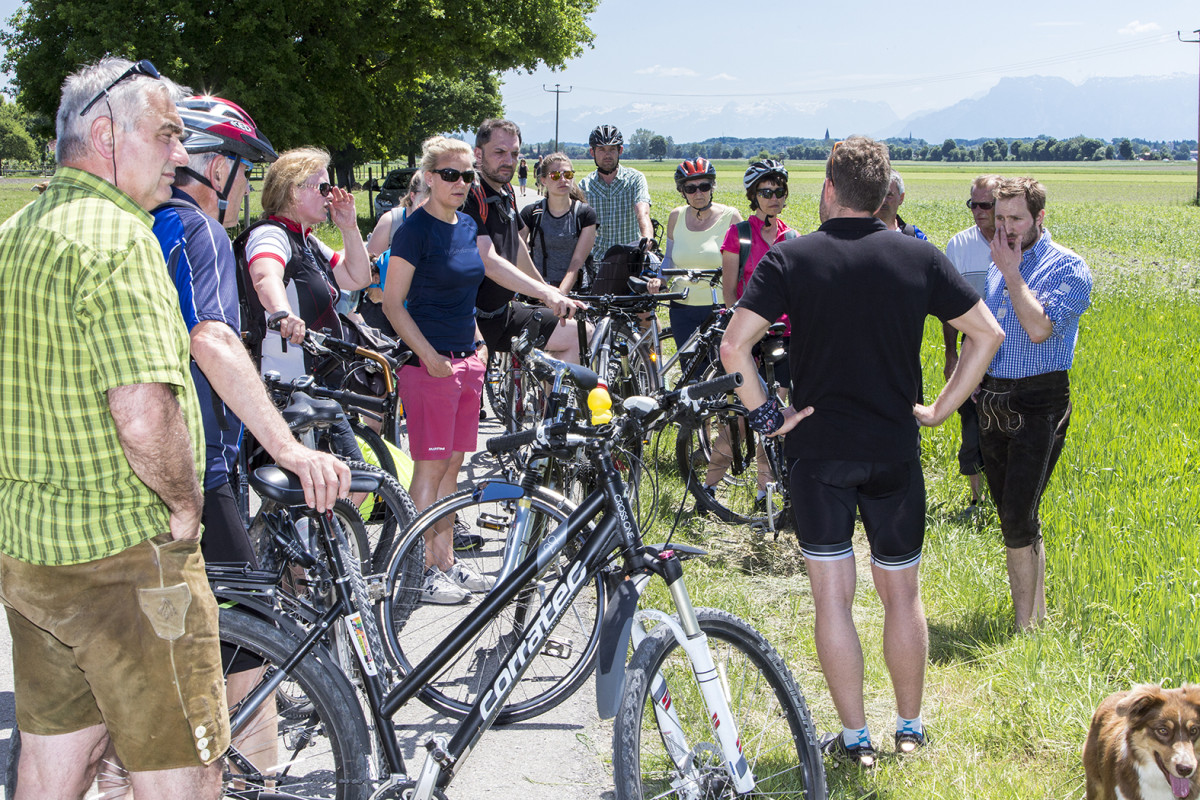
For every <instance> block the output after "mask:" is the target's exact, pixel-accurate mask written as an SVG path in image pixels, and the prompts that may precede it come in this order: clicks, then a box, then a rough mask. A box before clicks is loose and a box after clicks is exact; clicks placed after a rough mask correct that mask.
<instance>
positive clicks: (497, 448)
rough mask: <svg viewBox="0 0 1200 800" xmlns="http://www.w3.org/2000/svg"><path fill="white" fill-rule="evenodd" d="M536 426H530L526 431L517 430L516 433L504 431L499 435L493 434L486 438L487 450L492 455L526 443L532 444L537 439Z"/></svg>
mask: <svg viewBox="0 0 1200 800" xmlns="http://www.w3.org/2000/svg"><path fill="white" fill-rule="evenodd" d="M537 435H538V432H537V428H530V429H529V430H527V431H517V432H516V433H504V434H501V435H500V436H493V437H492V438H491V439H488V440H487V449H488V452H489V453H491V454H492V455H496V456H498V455H500V454H501V453H507V452H509V451H510V450H516V449H518V448H520V447H524V446H525V445H528V444H533V443H534V442H536V441H537Z"/></svg>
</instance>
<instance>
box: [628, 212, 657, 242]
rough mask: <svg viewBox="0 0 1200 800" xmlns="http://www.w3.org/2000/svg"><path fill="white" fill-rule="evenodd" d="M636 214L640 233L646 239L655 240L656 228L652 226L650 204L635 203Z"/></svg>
mask: <svg viewBox="0 0 1200 800" xmlns="http://www.w3.org/2000/svg"><path fill="white" fill-rule="evenodd" d="M633 210H634V213H636V214H637V221H638V231H640V232H641V234H642V236H643V237H645V238H646V239H653V238H654V226H653V225H652V224H650V204H649V203H634V204H633Z"/></svg>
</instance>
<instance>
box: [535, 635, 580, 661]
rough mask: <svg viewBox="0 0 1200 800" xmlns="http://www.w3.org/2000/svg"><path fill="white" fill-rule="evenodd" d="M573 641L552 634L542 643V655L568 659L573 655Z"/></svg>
mask: <svg viewBox="0 0 1200 800" xmlns="http://www.w3.org/2000/svg"><path fill="white" fill-rule="evenodd" d="M572 649H573V647H572V643H571V640H570V639H559V638H556V637H554V636H551V637H550V638H549V639H547V640H546V643H545V644H544V645H542V655H547V656H550V657H551V658H562V659H567V658H570V657H571V651H572Z"/></svg>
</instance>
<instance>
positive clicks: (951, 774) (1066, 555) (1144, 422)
mask: <svg viewBox="0 0 1200 800" xmlns="http://www.w3.org/2000/svg"><path fill="white" fill-rule="evenodd" d="M745 163H746V162H744V161H738V162H733V161H727V162H718V170H719V173H718V177H719V185H718V194H717V199H718V201H720V202H727V203H731V204H733V205H736V206H737V207H739V208H740V209H741V210H742V212H743V214H745V213H746V211H747V206H746V202H745V197H744V194H743V193H742V191H741V189H740V186H741V173H742V171H743V169H744V168H745ZM584 166H585V165H583V164H577V165H576V167H577V169H583V168H584ZM634 166H636V167H638V168H640V169H644V170H645V171H646V172H647V174H648V177H649V179H650V186H651V193H652V196H653V200H654V209H653V216H655V217H656V218H658V219H660V220H662V221H663V222H665V221H666V218H667V213H668V212H669V210H670V209H671V208H672V207H674V206H676V205H679V204H680V203H681V200H680V196H679V195H678V194H677V193H676V192H675V191H674V189H673V184H672V181H671V173H672V171H673V169H674V166H675V165H674V163H670V162H662V163H652V162H639V163H635V164H634ZM991 166H992V165H954V166H948V165H930V164H904V163H901V164H898V165H897V168H898V169H899V170H900V171H901V173H902V174H903V175H904V177H905V180H906V184H907V187H906V188H907V201H906V203H905V205H904V206H903V208H902V209H901V214H902V216H904V217H905V219H906V220H908V221H910V222H913V223H916V224H917V225H919V226H920V227H921V228H922V229H924V230H925V231H926V233H927V234H928V235H929V236H930V238H931V239H933V241H934V242H935V243H937V244H939V245H945V243H946V241H947V240H948V239H949V238H950V236H951V235H952V234H953V233H954V232H956V231H958V230H961V229H963V228H965V227H967V226H969V225H970V224H971V223H972V221H971V217H970V214H969V212H968V210H967V209H966V208H965V207H964V201H965V200H966V197H967V194H968V187H969V184H970V181H971V179H972V178H973V177H974V175H975V174H977V172H978V171H981V170H982V169H983V168H990V167H991ZM996 166H1003V167H1004V170H1003V171H1004V172H1005V173H1006V174H1023V175H1032V176H1034V177H1037V178H1039V179H1041V180H1042V181H1043V182H1044V183H1045V184H1046V185H1047V187H1048V191H1049V204H1048V209H1047V218H1046V224H1047V227H1049V228H1050V230H1051V231H1052V233H1053V235H1054V238H1055V239H1056V240H1057V241H1059V242H1060V243H1062V244H1064V245H1066V246H1068V247H1071V248H1073V249H1075V250H1077V251H1078V252H1079V253H1080V254H1082V255H1083V256H1084V257H1085V258H1086V259H1087V260H1088V263H1089V265H1090V267H1091V268H1092V271H1093V274H1094V276H1095V280H1096V290H1095V293H1094V302H1093V306H1092V308H1091V309H1090V310H1089V311H1088V312H1087V313H1086V314H1085V315H1084V317H1083V319H1082V322H1081V334H1080V343H1079V350H1078V353H1077V358H1076V362H1075V367H1074V369H1073V370H1072V376H1071V378H1072V389H1073V400H1074V415H1073V417H1072V422H1071V429H1070V432H1069V434H1068V437H1067V445H1066V449H1065V451H1064V453H1063V456H1062V459H1061V461H1060V463H1059V465H1058V468H1057V470H1056V471H1055V474H1054V478H1053V480H1052V481H1051V483H1050V486H1049V490H1048V491H1047V494H1046V498H1045V501H1044V504H1043V520H1044V526H1045V536H1046V551H1047V562H1048V577H1047V594H1048V601H1049V605H1050V622H1049V624H1048V625H1046V626H1045V627H1044V628H1043V629H1042V630H1041V631H1040V632H1038V633H1036V634H1033V635H1020V636H1017V635H1014V634H1013V633H1012V632H1011V627H1012V611H1011V603H1010V600H1009V597H1008V587H1007V579H1006V576H1005V571H1004V556H1003V547H1002V543H1001V539H1000V534H999V527H998V524H997V522H996V519H995V515H994V513H993V512H992V511H991V510H990V509H987V508H985V509H984V510H983V512H982V513H980V514H977V515H975V516H974V517H970V518H969V517H966V516H964V515H963V513H962V512H963V509H964V507H965V506H966V501H967V497H968V490H967V485H966V481H965V479H963V478H962V477H961V476H959V475H958V474H957V462H956V458H955V454H956V450H957V442H958V431H957V418H952V419H951V421H949V422H948V423H947V424H946V425H944V426H943V427H941V428H939V429H937V430H934V431H929V432H926V433H925V434H924V439H923V441H922V453H923V459H924V463H925V471H926V480H927V484H928V492H929V512H928V533H927V539H926V547H925V559H924V562H923V565H922V575H923V593H922V594H923V598H924V600H925V604H926V609H927V612H928V615H929V623H930V640H931V654H930V668H929V673H928V689H927V699H926V704H925V710H924V713H925V719H926V721H927V723H928V725H929V728H930V733H931V737H933V741H932V744H931V746H930V747H929V748H928V749H927V750H926V751H925V752H923V753H922V754H921V755H919V756H917V757H915V758H911V759H908V760H907V761H904V762H901V761H898V760H896V759H895V758H894V757H892V756H891V755H890V750H891V741H890V739H891V730H892V727H893V724H894V717H895V706H894V702H893V700H892V695H891V688H890V685H889V682H888V678H887V672H886V669H885V667H884V664H883V660H882V656H881V653H880V640H881V629H882V610H881V608H880V605H879V601H878V599H877V598H876V596H875V594H874V592H873V590H872V589H871V587H870V585H869V577H868V576H869V571H867V570H866V569H865V564H864V569H863V571H862V573H861V574H862V575H863V576H864V584H863V586H862V589H861V591H860V592H859V594H858V598H857V601H856V606H855V612H856V619H857V620H858V623H859V630H860V634H861V636H862V638H863V641H864V649H865V651H866V655H867V687H866V692H867V704H868V717H869V720H870V724H871V728H872V732H873V734H874V736H875V739H876V741H877V742H882V743H883V753H884V755H883V757H882V759H881V763H880V766H879V767H878V768H877V769H876V770H875V771H874V772H873V773H871V774H866V775H864V774H862V773H858V772H856V771H846V770H835V769H831V770H830V786H831V796H832V797H834V798H838V799H839V800H842V799H848V798H867V797H870V798H878V799H879V800H883V799H884V798H889V799H891V798H895V799H896V800H900V799H904V800H909V799H911V800H918V799H921V800H924V799H925V798H945V799H946V800H949V799H950V798H964V799H965V798H973V799H978V800H1000V799H1001V798H1004V799H1006V800H1007V799H1008V798H1012V799H1014V800H1016V799H1017V798H1019V799H1020V800H1033V799H1035V798H1045V800H1063V799H1064V798H1070V800H1078V799H1079V798H1081V797H1082V795H1083V768H1082V765H1081V761H1080V758H1079V750H1080V747H1081V746H1082V743H1083V739H1084V735H1085V733H1086V728H1087V725H1088V722H1089V720H1090V717H1091V713H1092V710H1093V709H1094V708H1095V707H1096V705H1097V704H1098V703H1099V701H1100V699H1101V698H1103V697H1104V696H1105V695H1107V694H1108V693H1110V692H1112V691H1114V690H1116V689H1120V688H1125V687H1127V686H1128V685H1129V683H1131V682H1140V681H1164V682H1166V683H1167V684H1168V685H1178V684H1179V683H1182V682H1185V681H1196V680H1200V629H1198V626H1197V625H1196V622H1195V620H1196V618H1197V604H1198V603H1200V600H1198V599H1197V598H1200V482H1198V481H1197V480H1196V471H1197V467H1198V466H1200V457H1198V456H1197V455H1196V452H1197V448H1198V444H1200V443H1198V442H1197V439H1198V438H1200V403H1197V402H1196V400H1195V399H1194V397H1193V396H1192V392H1193V391H1195V390H1196V388H1197V387H1200V343H1198V332H1200V208H1196V207H1195V206H1191V205H1188V203H1189V201H1190V200H1191V198H1192V197H1193V196H1194V192H1195V170H1194V165H1164V164H1114V163H1111V162H1106V163H1103V164H1100V165H1092V164H1086V165H1078V164H1054V163H1031V164H1011V163H1009V164H1003V165H996ZM789 167H790V168H791V165H789ZM792 175H793V177H792V180H791V184H790V185H791V189H792V194H791V200H790V206H789V208H788V209H787V211H785V213H784V218H785V219H786V221H787V222H788V223H789V224H790V225H792V226H794V227H796V228H798V229H799V231H800V232H801V233H805V232H808V231H811V230H812V229H814V228H815V227H816V225H817V193H818V191H819V189H820V185H821V180H822V177H823V166H822V165H821V164H818V163H812V162H799V163H797V164H796V165H795V167H794V168H793V170H792ZM30 199H32V193H30V192H29V191H28V189H27V183H24V182H19V181H17V182H4V184H2V185H0V216H7V215H9V214H11V213H13V211H15V210H16V209H17V208H19V207H20V206H22V205H24V203H26V202H28V201H29V200H30ZM365 200H366V198H365V195H364V196H363V197H362V198H361V199H360V209H363V210H364V212H365V209H366V202H365ZM365 224H366V221H365V220H364V225H365ZM329 231H332V233H333V234H334V236H332V237H330V236H329ZM336 233H337V232H336V230H335V229H332V228H329V229H328V230H326V231H323V232H322V235H324V236H327V237H328V238H329V239H330V241H331V242H332V243H334V244H337V243H338V242H337V240H336ZM923 362H924V365H925V375H926V395H927V396H932V395H933V394H934V393H936V391H937V390H938V389H939V388H940V386H941V383H942V379H941V370H942V345H941V333H940V330H939V328H938V326H936V325H935V324H933V323H932V322H931V323H930V324H929V325H928V327H927V331H926V339H925V345H924V353H923ZM659 444H660V445H661V446H660V447H659V448H658V450H657V451H656V450H654V449H653V448H652V449H651V452H650V456H649V458H650V464H651V472H654V473H656V474H657V476H658V487H659V504H658V505H657V506H656V507H655V508H654V509H652V510H651V511H650V513H651V514H652V515H654V516H655V517H656V518H657V525H658V528H657V530H658V535H659V536H660V537H661V536H662V535H665V532H666V530H668V529H669V528H670V525H671V523H672V521H673V519H674V515H675V511H676V508H677V507H678V506H679V504H680V502H681V500H682V502H683V503H684V505H685V507H686V508H687V509H690V508H691V502H690V500H687V499H684V498H681V495H682V493H683V492H682V488H681V486H680V484H679V480H678V476H677V474H676V473H675V467H674V463H673V461H674V446H673V440H670V441H662V442H660V443H659ZM643 492H644V493H645V492H646V486H645V485H644V486H643ZM679 535H680V536H682V537H683V538H684V539H686V540H688V541H692V542H695V543H698V544H700V545H702V546H704V547H705V548H707V549H709V550H710V552H711V556H710V557H709V558H708V559H704V560H703V561H701V562H690V563H691V564H693V565H694V566H690V568H689V572H688V576H689V588H690V589H691V591H692V594H693V596H694V598H695V599H696V601H697V602H698V603H700V604H704V605H712V606H719V607H722V608H725V609H727V610H730V611H732V612H734V613H737V614H739V615H741V616H743V617H745V618H746V619H747V620H749V621H751V622H752V623H753V624H754V625H755V626H756V627H758V628H759V629H760V630H762V631H763V632H764V633H765V634H766V635H767V637H768V638H769V639H770V640H771V642H772V643H773V644H774V645H775V647H776V648H777V649H778V650H779V651H780V652H781V653H782V654H783V655H784V656H785V658H786V660H787V662H788V663H789V665H790V666H791V668H792V670H793V672H794V673H795V675H796V677H797V680H798V682H799V683H800V685H801V687H802V689H803V691H804V693H805V695H806V697H807V699H808V702H809V703H810V705H811V707H812V708H813V711H814V714H815V716H816V720H817V725H818V728H819V729H824V730H834V729H836V728H837V727H838V722H837V718H836V715H835V714H834V712H833V709H832V705H831V703H830V702H829V699H828V694H827V692H826V690H825V686H824V682H823V679H822V677H821V673H820V670H819V668H818V666H817V660H816V655H815V652H814V649H813V645H812V606H811V602H810V597H809V590H808V583H807V580H806V578H805V576H804V574H803V568H802V562H801V559H800V558H799V553H798V548H797V546H796V544H795V541H794V539H791V538H788V537H787V536H786V535H785V536H783V537H781V538H780V540H779V541H778V542H774V541H771V540H770V539H769V538H768V539H766V540H764V539H763V537H761V536H758V535H756V534H753V533H751V532H749V531H747V530H744V529H740V528H734V527H730V526H724V525H720V524H718V523H715V522H712V521H710V520H708V519H706V518H702V517H696V516H693V515H691V514H690V513H687V512H685V514H684V515H683V519H682V521H681V524H680V534H679ZM648 538H650V539H653V538H654V534H651V535H650V536H649V537H648ZM860 549H863V548H860ZM659 599H661V598H659ZM654 600H655V598H653V597H652V598H650V601H651V602H653V601H654Z"/></svg>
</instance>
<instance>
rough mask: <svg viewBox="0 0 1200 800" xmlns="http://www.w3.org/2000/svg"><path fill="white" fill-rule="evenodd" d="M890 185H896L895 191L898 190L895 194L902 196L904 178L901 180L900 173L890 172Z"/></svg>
mask: <svg viewBox="0 0 1200 800" xmlns="http://www.w3.org/2000/svg"><path fill="white" fill-rule="evenodd" d="M891 183H894V184H896V189H898V190H899V191H897V194H904V178H901V177H900V173H899V172H896V170H892V180H891Z"/></svg>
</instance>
